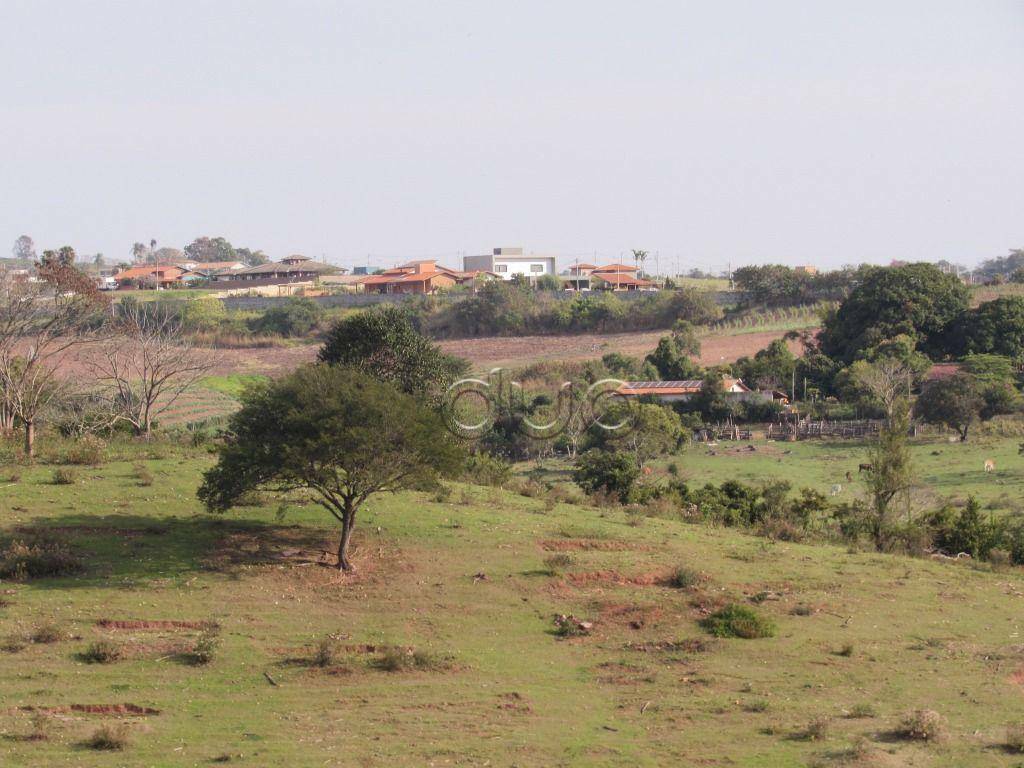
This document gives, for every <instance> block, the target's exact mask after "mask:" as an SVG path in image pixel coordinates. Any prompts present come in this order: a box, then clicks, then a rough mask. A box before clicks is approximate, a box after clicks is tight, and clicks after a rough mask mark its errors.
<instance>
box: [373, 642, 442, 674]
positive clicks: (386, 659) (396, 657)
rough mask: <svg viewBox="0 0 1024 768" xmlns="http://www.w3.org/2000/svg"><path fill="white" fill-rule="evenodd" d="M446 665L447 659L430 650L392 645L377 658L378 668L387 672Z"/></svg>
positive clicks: (434, 667)
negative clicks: (409, 648) (411, 649)
mask: <svg viewBox="0 0 1024 768" xmlns="http://www.w3.org/2000/svg"><path fill="white" fill-rule="evenodd" d="M444 666H446V663H445V660H444V659H443V658H441V657H439V656H436V655H435V654H433V653H431V652H430V651H421V650H418V649H417V650H413V651H410V650H408V649H405V648H400V647H397V646H392V647H389V648H386V649H385V650H384V651H383V653H381V656H380V658H379V659H378V660H377V667H378V669H382V670H384V671H385V672H403V671H406V670H410V669H419V670H430V669H441V668H443V667H444Z"/></svg>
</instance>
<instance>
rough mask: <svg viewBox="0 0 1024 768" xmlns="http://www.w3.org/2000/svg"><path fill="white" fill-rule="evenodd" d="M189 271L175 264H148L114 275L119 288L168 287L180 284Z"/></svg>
mask: <svg viewBox="0 0 1024 768" xmlns="http://www.w3.org/2000/svg"><path fill="white" fill-rule="evenodd" d="M188 273H189V271H188V270H187V269H183V268H182V267H179V266H176V265H174V264H146V265H145V266H141V267H132V268H131V269H126V270H124V271H122V272H118V273H117V274H116V275H114V279H115V280H116V281H117V285H118V287H119V288H136V287H138V288H168V287H170V286H173V285H176V284H179V283H180V282H181V279H182V277H183V276H184V275H187V274H188Z"/></svg>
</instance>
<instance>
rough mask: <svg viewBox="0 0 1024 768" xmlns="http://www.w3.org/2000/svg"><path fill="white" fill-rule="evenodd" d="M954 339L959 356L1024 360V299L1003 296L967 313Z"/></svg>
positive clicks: (957, 324) (958, 326) (954, 333)
mask: <svg viewBox="0 0 1024 768" xmlns="http://www.w3.org/2000/svg"><path fill="white" fill-rule="evenodd" d="M951 336H952V337H953V344H954V350H955V351H956V352H957V353H958V354H962V355H963V354H968V355H969V354H979V353H981V354H995V355H1003V356H1004V357H1010V358H1022V357H1024V297H1022V296H1002V297H1000V298H998V299H995V300H994V301H986V302H985V303H984V304H981V305H980V306H978V307H977V308H975V309H971V310H968V311H967V312H965V313H964V315H963V318H962V320H961V321H960V322H958V323H956V325H955V328H954V329H953V332H952V334H951Z"/></svg>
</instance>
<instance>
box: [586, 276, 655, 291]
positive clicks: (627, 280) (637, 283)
mask: <svg viewBox="0 0 1024 768" xmlns="http://www.w3.org/2000/svg"><path fill="white" fill-rule="evenodd" d="M590 287H591V289H592V290H600V291H656V290H658V286H656V285H655V284H654V283H652V282H651V281H650V280H644V279H643V278H642V277H637V276H636V273H632V274H631V273H629V272H597V271H594V272H591V273H590Z"/></svg>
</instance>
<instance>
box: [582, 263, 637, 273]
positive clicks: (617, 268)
mask: <svg viewBox="0 0 1024 768" xmlns="http://www.w3.org/2000/svg"><path fill="white" fill-rule="evenodd" d="M639 269H640V268H639V267H637V266H636V265H634V266H632V267H631V266H629V265H628V264H605V265H604V266H603V267H594V268H593V269H592V270H591V274H598V275H600V274H604V273H617V272H632V273H633V274H636V272H637V271H638V270H639Z"/></svg>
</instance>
